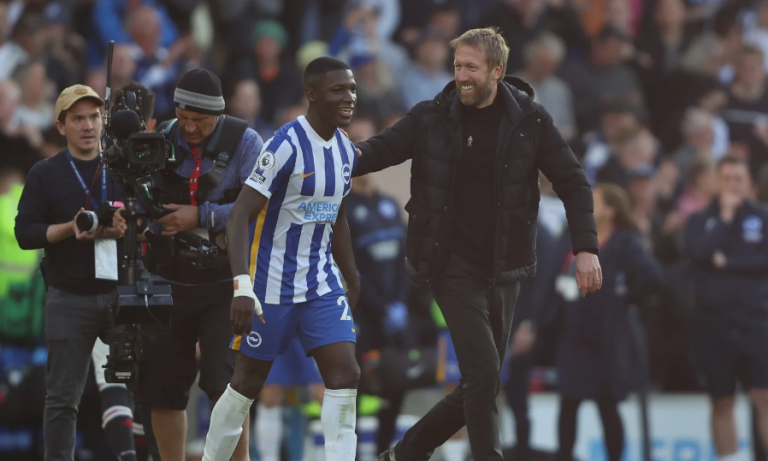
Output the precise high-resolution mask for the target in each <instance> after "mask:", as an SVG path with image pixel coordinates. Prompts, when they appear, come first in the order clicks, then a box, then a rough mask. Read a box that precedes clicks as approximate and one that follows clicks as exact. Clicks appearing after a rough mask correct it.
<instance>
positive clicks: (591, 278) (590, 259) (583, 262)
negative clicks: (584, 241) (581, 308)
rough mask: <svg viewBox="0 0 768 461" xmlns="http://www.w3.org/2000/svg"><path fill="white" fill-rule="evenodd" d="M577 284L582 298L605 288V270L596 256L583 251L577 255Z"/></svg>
mask: <svg viewBox="0 0 768 461" xmlns="http://www.w3.org/2000/svg"><path fill="white" fill-rule="evenodd" d="M576 283H577V284H578V286H579V290H580V291H581V296H582V297H584V296H586V295H587V293H594V292H596V291H597V290H599V289H600V287H602V286H603V270H602V269H601V268H600V261H599V260H598V259H597V255H596V254H593V253H589V252H586V251H582V252H579V254H577V255H576Z"/></svg>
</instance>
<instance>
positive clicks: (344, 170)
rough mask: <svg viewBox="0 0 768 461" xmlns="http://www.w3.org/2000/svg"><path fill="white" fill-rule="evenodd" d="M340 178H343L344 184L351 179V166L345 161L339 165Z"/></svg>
mask: <svg viewBox="0 0 768 461" xmlns="http://www.w3.org/2000/svg"><path fill="white" fill-rule="evenodd" d="M341 178H342V179H344V184H349V181H351V180H352V167H351V166H349V163H345V164H344V166H342V167H341Z"/></svg>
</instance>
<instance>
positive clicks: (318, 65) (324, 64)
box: [304, 56, 352, 86]
mask: <svg viewBox="0 0 768 461" xmlns="http://www.w3.org/2000/svg"><path fill="white" fill-rule="evenodd" d="M337 70H352V69H351V68H350V67H349V66H348V65H347V63H345V62H344V61H342V60H340V59H336V58H332V57H330V56H321V57H319V58H316V59H314V60H312V62H310V63H309V64H307V68H306V69H304V85H306V86H310V85H311V84H313V83H314V82H315V81H316V80H317V79H319V78H322V77H325V74H327V73H328V72H334V71H337Z"/></svg>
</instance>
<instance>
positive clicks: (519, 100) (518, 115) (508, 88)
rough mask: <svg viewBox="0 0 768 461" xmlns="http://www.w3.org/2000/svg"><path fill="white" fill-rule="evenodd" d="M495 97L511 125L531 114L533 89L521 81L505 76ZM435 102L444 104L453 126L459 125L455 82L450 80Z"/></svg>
mask: <svg viewBox="0 0 768 461" xmlns="http://www.w3.org/2000/svg"><path fill="white" fill-rule="evenodd" d="M496 97H497V98H501V101H502V104H503V105H504V113H505V115H506V116H507V118H508V119H509V121H510V123H511V124H512V125H515V124H517V122H519V121H520V120H521V119H522V117H523V116H525V115H528V114H529V113H531V112H532V111H533V110H534V108H533V105H532V104H531V102H532V101H533V88H531V86H530V85H529V84H527V83H525V82H524V81H523V80H521V79H519V78H517V77H512V76H509V75H508V76H506V77H504V79H502V80H501V81H500V82H499V86H498V89H497V92H496ZM435 101H436V102H437V103H438V104H445V105H446V106H447V107H449V109H448V118H449V119H450V120H451V122H453V123H454V124H457V125H458V124H459V123H460V120H461V116H460V113H459V111H460V106H459V104H461V101H460V100H459V97H458V93H457V90H456V81H455V80H451V81H450V82H449V83H448V84H447V85H445V88H443V91H441V92H440V93H439V94H438V95H437V96H435Z"/></svg>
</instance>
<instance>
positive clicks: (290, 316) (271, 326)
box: [230, 291, 356, 361]
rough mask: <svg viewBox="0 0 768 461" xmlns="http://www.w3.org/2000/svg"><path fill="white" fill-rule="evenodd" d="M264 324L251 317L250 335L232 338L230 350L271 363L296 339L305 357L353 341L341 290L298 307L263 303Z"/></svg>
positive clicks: (347, 302)
mask: <svg viewBox="0 0 768 461" xmlns="http://www.w3.org/2000/svg"><path fill="white" fill-rule="evenodd" d="M262 308H263V309H264V321H265V322H266V325H264V324H262V323H261V322H259V318H258V317H257V316H256V315H254V316H253V327H252V328H251V334H250V335H248V336H247V337H245V338H243V337H242V336H235V337H234V338H232V342H231V343H230V347H231V348H232V349H234V350H236V351H237V350H239V351H240V352H241V353H243V354H245V355H247V356H248V357H251V358H253V359H256V360H265V361H272V360H275V358H276V357H277V356H278V355H281V354H283V353H285V351H287V350H288V346H290V345H291V341H293V340H294V339H295V338H298V340H299V342H300V343H301V347H302V348H303V349H304V353H305V355H307V356H308V355H309V353H310V352H311V351H312V350H313V349H317V348H318V347H321V346H327V345H328V344H334V343H340V342H352V343H355V342H356V337H355V322H354V321H353V320H352V312H351V311H350V309H349V301H348V300H347V296H346V295H345V294H344V292H342V291H337V292H334V293H329V294H327V295H324V296H322V297H320V298H316V299H313V300H311V301H307V302H303V303H299V304H284V305H281V304H262Z"/></svg>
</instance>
